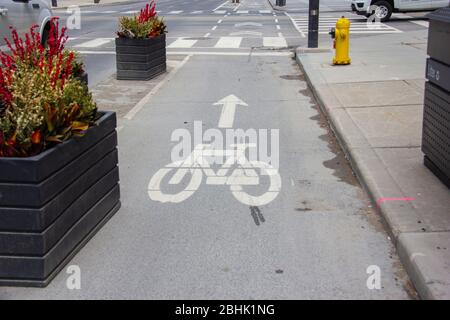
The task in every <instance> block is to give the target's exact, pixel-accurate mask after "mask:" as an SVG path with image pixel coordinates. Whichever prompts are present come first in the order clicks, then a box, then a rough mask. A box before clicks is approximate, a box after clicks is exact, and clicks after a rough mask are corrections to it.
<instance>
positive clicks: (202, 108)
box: [0, 0, 425, 299]
mask: <svg viewBox="0 0 450 320" xmlns="http://www.w3.org/2000/svg"><path fill="white" fill-rule="evenodd" d="M141 6H142V3H134V4H127V5H116V6H102V7H96V8H95V9H90V8H83V9H82V11H84V12H85V13H84V14H83V15H82V17H83V18H82V19H83V20H82V28H81V30H71V31H70V36H71V40H70V41H69V44H70V46H71V47H73V48H76V49H77V50H80V51H81V52H82V54H83V56H84V57H85V61H86V64H87V70H88V72H89V75H90V79H91V85H92V86H94V85H95V84H96V83H98V82H100V81H102V80H104V79H105V78H107V77H108V76H110V75H111V74H113V73H114V72H115V55H114V41H113V38H114V30H115V29H116V25H117V17H118V16H120V15H122V14H124V12H132V11H134V10H137V8H139V7H141ZM100 8H101V9H100ZM157 9H158V10H160V11H161V13H160V14H161V15H164V16H165V17H166V18H165V20H166V22H167V24H168V30H169V34H168V59H173V60H175V61H176V62H177V63H176V67H175V69H174V70H172V71H171V73H172V74H171V75H169V77H170V79H168V80H167V78H164V79H166V80H163V81H165V82H164V84H163V85H162V86H161V87H160V89H159V90H158V91H157V92H156V93H155V94H154V95H153V96H152V97H151V99H149V100H148V101H147V103H146V104H145V105H144V107H143V108H140V109H138V110H134V109H133V110H132V112H131V113H128V117H127V118H126V119H121V121H122V122H121V123H122V124H123V126H121V128H120V132H119V153H120V157H119V159H120V160H119V161H120V176H121V194H122V195H121V199H122V208H121V209H120V211H119V212H118V213H117V214H116V215H115V216H114V217H113V218H112V219H111V220H110V221H109V222H108V223H107V224H106V225H105V226H104V227H103V229H101V230H100V231H99V232H98V234H97V235H96V236H95V237H94V238H93V239H92V240H91V241H90V242H89V243H88V244H87V245H86V246H85V247H84V248H83V249H82V250H81V252H80V253H78V254H77V255H76V256H75V257H74V258H73V260H72V261H71V262H70V263H69V265H77V266H79V267H80V269H81V289H79V290H69V289H68V288H67V286H66V281H67V279H68V277H69V275H68V274H67V273H66V272H65V271H66V269H64V270H62V271H61V273H60V274H59V275H58V276H57V277H56V278H55V279H54V280H53V282H52V283H51V284H50V285H49V286H48V287H47V288H45V289H30V288H0V299H14V298H25V299H28V298H29V299H38V298H49V299H65V298H68V299H77V298H83V299H100V298H118V299H121V298H124V299H125V298H144V299H145V298H147V299H216V298H218V299H350V298H352V299H409V298H411V297H414V291H413V290H411V289H410V288H409V281H408V278H407V276H406V275H405V272H404V270H403V268H402V266H401V264H400V262H399V260H398V257H397V255H396V253H395V250H394V248H393V245H392V243H391V241H390V239H389V237H388V234H387V233H386V232H385V230H384V228H383V226H382V224H381V223H380V217H379V216H378V214H377V213H376V212H375V210H374V209H373V208H372V206H371V204H370V202H369V200H368V197H367V195H366V194H365V192H364V191H363V189H362V188H361V186H360V185H359V184H358V182H357V180H356V179H355V177H354V176H353V173H352V171H351V169H350V167H349V165H348V163H347V161H346V159H345V157H344V156H343V154H342V151H341V150H340V148H339V146H338V144H337V143H336V141H335V139H334V137H333V135H332V133H331V132H330V131H329V129H328V126H327V122H326V120H325V119H324V118H323V116H322V115H321V113H320V112H319V111H318V107H317V104H316V101H315V100H314V98H313V96H312V94H311V92H310V90H309V89H308V87H307V84H306V82H305V79H304V76H303V75H302V73H301V72H300V70H299V68H298V67H297V65H296V63H295V61H294V60H293V59H292V48H295V47H297V46H299V45H304V44H305V41H306V39H305V37H304V35H302V30H301V28H299V26H298V25H296V24H295V23H296V20H297V22H300V18H298V17H296V16H295V15H296V14H297V15H299V14H301V12H300V10H297V12H290V13H289V15H290V16H288V15H285V14H284V13H280V12H275V11H273V10H272V8H271V6H270V5H269V4H268V2H267V1H265V0H241V4H240V6H239V7H236V6H235V5H232V4H231V3H224V1H216V0H210V1H189V2H188V1H174V0H172V1H159V2H158V8H157ZM89 11H91V12H89ZM101 12H103V13H101ZM105 12H108V13H105ZM129 14H132V13H129ZM340 14H341V12H331V13H329V15H331V16H336V17H337V16H339V15H340ZM300 25H301V24H300ZM388 26H389V24H388ZM391 27H392V28H395V30H397V31H395V32H407V30H408V28H423V27H425V26H422V25H419V24H415V23H411V22H408V26H407V27H400V26H398V25H395V22H394V25H391ZM392 28H385V29H386V32H391V31H393V30H394V29H392ZM355 36H370V34H369V33H361V34H359V35H358V34H355ZM325 37H327V35H325V36H323V37H322V39H324V40H323V41H327V40H326V38H325ZM175 72H176V73H175ZM162 78H163V77H162ZM105 90H106V89H105ZM239 129H241V131H239ZM236 130H237V131H236ZM202 133H203V135H202ZM236 133H237V134H238V137H237V138H236V139H231V137H234V135H235V134H236ZM202 136H203V137H202ZM222 137H223V138H224V139H221V138H222ZM226 137H230V139H226ZM250 142H252V143H255V146H250V147H249V146H248V143H250ZM183 143H184V144H183ZM211 144H212V146H211ZM200 145H206V146H203V148H204V150H209V151H205V152H203V153H202V152H199V150H200V149H199V148H200V147H199V146H200ZM242 145H247V148H249V149H246V151H244V152H243V153H242V154H239V150H240V149H239V146H242ZM181 146H183V147H184V149H182V150H181ZM195 148H197V149H195ZM211 148H212V149H214V150H215V151H214V152H211V150H210V149H211ZM233 150H234V151H233ZM236 150H237V151H236ZM251 150H253V151H254V150H258V152H259V157H257V158H258V159H257V161H252V160H255V159H253V158H252V155H254V153H252V151H251ZM191 152H192V153H191ZM189 154H191V155H192V156H191V157H187V159H188V160H189V159H190V160H191V161H185V162H183V163H180V162H178V163H177V162H176V160H178V158H177V157H179V156H180V155H184V156H185V158H186V156H188V155H189ZM238 154H239V156H238ZM213 160H215V161H216V162H213ZM220 161H222V163H221V162H220ZM378 271H379V273H378ZM374 275H375V276H377V275H379V278H377V279H379V284H380V287H379V288H377V287H376V286H375V287H374V286H373V284H374V283H378V282H377V281H375V282H374V281H373V279H374V278H373V276H374ZM368 280H369V281H368ZM368 282H369V285H368ZM371 284H372V285H371Z"/></svg>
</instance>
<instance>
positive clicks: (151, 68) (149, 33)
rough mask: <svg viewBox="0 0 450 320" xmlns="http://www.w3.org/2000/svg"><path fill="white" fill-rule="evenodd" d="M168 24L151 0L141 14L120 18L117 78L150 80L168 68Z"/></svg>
mask: <svg viewBox="0 0 450 320" xmlns="http://www.w3.org/2000/svg"><path fill="white" fill-rule="evenodd" d="M165 33H166V25H165V23H164V21H163V20H162V18H160V17H157V14H156V11H155V3H154V1H152V2H151V3H150V4H147V5H146V6H145V8H144V9H142V10H141V11H140V13H139V15H135V16H133V17H121V18H120V20H119V31H118V32H117V35H118V37H117V38H116V64H117V79H119V80H149V79H152V78H154V77H155V76H157V75H158V74H161V73H163V72H165V71H166V36H165Z"/></svg>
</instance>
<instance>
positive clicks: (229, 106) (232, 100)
mask: <svg viewBox="0 0 450 320" xmlns="http://www.w3.org/2000/svg"><path fill="white" fill-rule="evenodd" d="M238 104H239V105H241V106H245V107H248V104H246V103H245V102H244V101H242V100H241V99H239V98H238V97H236V96H235V95H234V94H230V95H229V96H226V97H225V98H223V99H221V100H219V101H218V102H216V103H214V105H215V106H219V105H223V107H222V113H221V114H220V120H219V128H232V127H233V122H234V114H235V112H236V105H238Z"/></svg>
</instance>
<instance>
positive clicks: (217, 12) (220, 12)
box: [213, 10, 227, 14]
mask: <svg viewBox="0 0 450 320" xmlns="http://www.w3.org/2000/svg"><path fill="white" fill-rule="evenodd" d="M213 12H214V13H215V14H224V13H226V12H227V11H226V10H216V11H213Z"/></svg>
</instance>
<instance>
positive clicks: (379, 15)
mask: <svg viewBox="0 0 450 320" xmlns="http://www.w3.org/2000/svg"><path fill="white" fill-rule="evenodd" d="M373 5H374V6H377V7H378V8H377V10H379V12H377V11H373V12H372V14H375V15H376V16H375V18H376V19H377V20H378V19H379V20H380V21H381V22H386V21H388V20H389V19H390V18H391V15H392V12H393V11H394V8H392V5H391V4H390V3H389V2H387V1H383V0H382V1H376V2H375V3H374V4H373Z"/></svg>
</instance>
